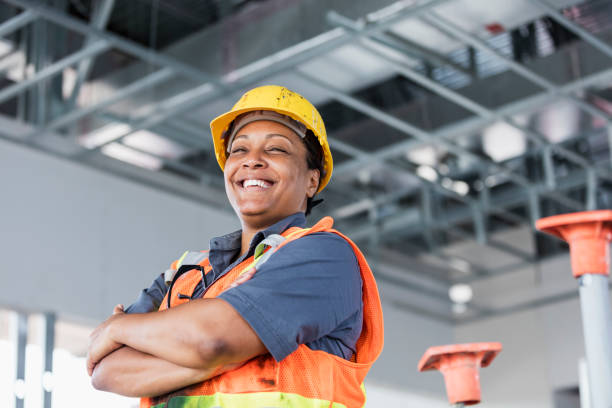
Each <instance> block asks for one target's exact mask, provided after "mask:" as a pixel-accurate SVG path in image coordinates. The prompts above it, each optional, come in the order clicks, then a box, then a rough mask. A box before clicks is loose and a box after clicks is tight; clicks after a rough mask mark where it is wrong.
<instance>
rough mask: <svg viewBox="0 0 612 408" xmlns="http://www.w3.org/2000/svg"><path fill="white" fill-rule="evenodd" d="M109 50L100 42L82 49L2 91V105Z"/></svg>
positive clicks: (0, 91) (0, 94) (0, 98)
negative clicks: (63, 71) (75, 65)
mask: <svg viewBox="0 0 612 408" xmlns="http://www.w3.org/2000/svg"><path fill="white" fill-rule="evenodd" d="M109 48H110V46H109V45H108V44H107V43H106V42H104V41H98V42H96V43H94V44H92V45H91V46H89V47H87V48H84V49H81V50H80V51H77V52H75V53H74V54H71V55H69V56H67V57H64V58H62V59H61V60H59V61H57V62H55V63H53V64H52V65H49V66H48V67H46V68H44V69H42V70H40V71H38V72H37V73H36V74H35V75H34V76H32V77H30V78H28V79H26V80H23V81H21V82H18V83H16V84H13V85H11V86H8V87H6V88H3V89H2V90H0V103H2V102H5V101H7V100H8V99H10V98H12V97H13V96H15V95H17V94H19V93H20V92H22V91H24V90H26V89H27V88H29V87H30V86H32V85H35V84H37V83H39V82H41V81H44V80H45V79H47V78H49V77H51V76H53V75H56V74H58V73H59V72H61V71H62V70H63V69H64V68H66V67H69V66H71V65H73V64H76V63H77V62H79V61H80V60H81V59H83V58H88V57H90V56H93V55H97V54H100V53H102V52H104V51H106V50H108V49H109Z"/></svg>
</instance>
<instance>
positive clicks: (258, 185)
mask: <svg viewBox="0 0 612 408" xmlns="http://www.w3.org/2000/svg"><path fill="white" fill-rule="evenodd" d="M239 184H241V186H242V188H244V189H247V190H267V189H268V188H270V187H272V185H273V184H274V183H272V182H270V181H267V180H260V179H246V180H242V182H240V183H239Z"/></svg>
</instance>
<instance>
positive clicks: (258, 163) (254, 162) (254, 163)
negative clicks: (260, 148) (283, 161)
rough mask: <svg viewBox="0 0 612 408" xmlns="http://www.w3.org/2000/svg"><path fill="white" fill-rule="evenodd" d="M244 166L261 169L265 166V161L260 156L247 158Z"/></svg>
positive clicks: (243, 163)
mask: <svg viewBox="0 0 612 408" xmlns="http://www.w3.org/2000/svg"><path fill="white" fill-rule="evenodd" d="M242 167H245V168H249V169H259V168H262V167H264V162H263V161H262V160H261V159H258V158H247V159H245V160H244V161H243V162H242Z"/></svg>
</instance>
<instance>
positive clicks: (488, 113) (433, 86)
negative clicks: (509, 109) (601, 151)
mask: <svg viewBox="0 0 612 408" xmlns="http://www.w3.org/2000/svg"><path fill="white" fill-rule="evenodd" d="M336 23H337V24H339V25H340V26H341V27H342V28H344V29H346V30H349V31H352V32H355V33H359V32H360V31H361V29H360V27H359V25H358V24H356V23H354V22H352V21H351V20H349V19H347V18H339V17H337V18H336ZM360 44H361V46H362V47H363V48H365V49H366V51H368V52H370V53H372V54H373V55H375V56H376V57H378V58H381V59H383V60H384V61H385V62H386V63H389V64H391V66H392V68H393V69H394V70H396V71H397V72H399V73H400V74H402V75H404V76H405V77H406V78H408V79H410V80H412V81H414V82H416V83H417V84H419V85H421V86H423V87H424V88H426V89H429V90H430V91H432V92H434V93H436V94H438V95H440V96H442V97H444V98H446V99H448V100H450V101H452V102H454V103H456V104H458V105H459V106H462V107H463V108H465V109H468V110H470V111H471V112H473V113H475V114H477V115H479V116H480V117H482V118H483V119H490V118H492V117H494V116H495V112H494V111H492V110H491V109H489V108H487V107H485V106H483V105H481V104H479V103H477V102H475V101H473V100H471V99H469V98H467V97H465V96H463V95H461V94H460V93H458V92H456V91H454V90H452V89H449V88H447V87H445V86H443V85H441V84H439V83H437V82H436V81H434V80H432V79H429V78H428V77H426V76H425V75H423V74H421V73H420V72H417V71H416V70H414V69H413V68H410V67H408V66H406V65H403V64H401V63H398V62H397V61H395V60H394V59H392V58H391V57H390V56H389V55H388V54H386V53H383V52H381V51H380V50H379V48H378V47H386V46H385V45H384V44H379V43H375V44H373V43H372V42H370V40H368V39H365V38H362V39H361V41H360ZM555 90H556V87H555ZM383 119H384V118H383ZM499 119H500V120H501V121H503V122H505V123H507V124H508V125H510V126H512V127H515V128H516V129H518V130H520V131H521V132H522V133H524V134H526V135H527V136H528V137H530V139H531V140H532V141H534V142H536V143H539V144H544V145H545V146H546V147H547V148H557V147H555V146H553V144H551V143H549V142H547V140H546V137H545V136H544V135H541V134H539V133H537V132H534V131H532V130H531V129H528V128H526V127H524V126H522V125H519V124H517V123H516V122H515V121H514V120H513V119H512V118H511V117H508V116H501V117H500V118H499ZM443 146H445V147H447V146H446V145H443ZM558 149H561V150H565V149H562V148H558ZM572 154H573V152H572ZM573 155H574V156H575V154H573ZM470 158H471V159H474V158H475V160H477V161H479V162H481V163H483V164H485V165H486V166H488V167H492V168H497V169H500V168H501V167H500V166H499V164H498V163H496V162H494V161H492V160H490V159H486V158H484V157H481V156H478V155H476V156H471V157H470ZM580 159H581V160H579V162H580V164H581V165H583V166H584V167H585V168H587V169H590V170H589V174H591V173H593V174H594V171H592V167H591V166H590V165H589V164H588V162H587V161H586V160H585V159H583V158H582V157H580ZM502 171H504V173H505V174H506V176H507V177H508V178H509V179H510V180H512V181H513V182H515V183H517V184H519V185H523V186H525V187H526V188H532V187H533V183H532V182H531V181H529V180H528V179H526V178H525V177H524V176H522V175H520V174H516V173H514V172H513V171H512V170H510V169H508V168H505V167H504V168H502ZM555 195H556V196H558V194H555ZM564 201H567V200H564ZM475 221H476V226H478V228H477V237H481V238H479V241H482V242H484V239H483V238H482V237H483V236H484V226H483V222H482V220H480V219H479V217H475Z"/></svg>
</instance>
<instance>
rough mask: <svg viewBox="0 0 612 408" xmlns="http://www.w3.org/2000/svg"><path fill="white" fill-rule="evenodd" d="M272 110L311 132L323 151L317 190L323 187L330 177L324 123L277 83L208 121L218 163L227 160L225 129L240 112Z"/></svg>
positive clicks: (305, 103)
mask: <svg viewBox="0 0 612 408" xmlns="http://www.w3.org/2000/svg"><path fill="white" fill-rule="evenodd" d="M261 110H264V111H266V110H267V111H273V112H277V113H280V114H282V115H287V116H289V117H290V118H292V119H294V120H297V121H298V122H300V123H303V124H304V125H305V126H306V127H307V128H308V129H310V130H311V131H312V133H314V135H315V136H316V137H317V139H318V140H319V143H320V144H321V148H322V150H323V174H321V180H320V182H319V189H318V190H317V193H319V192H320V191H321V190H323V189H324V188H325V186H326V185H327V183H328V182H329V179H330V178H331V175H332V171H333V168H334V163H333V160H332V155H331V151H330V150H329V144H328V143H327V133H326V132H325V124H324V123H323V119H322V118H321V115H320V114H319V111H317V109H316V108H315V107H314V105H313V104H311V103H310V102H308V100H306V98H304V97H303V96H302V95H299V94H297V93H295V92H293V91H290V90H289V89H287V88H284V87H282V86H278V85H266V86H260V87H258V88H254V89H251V90H250V91H248V92H246V93H245V94H244V95H242V97H241V98H240V100H239V101H238V102H236V104H235V105H234V106H233V107H232V109H231V110H230V111H229V112H226V113H224V114H222V115H219V116H217V117H216V118H214V119H213V120H212V121H211V122H210V131H211V132H212V138H213V142H214V145H215V156H216V157H217V162H219V166H221V170H223V169H224V167H225V161H226V160H227V153H226V143H227V140H225V139H226V137H227V133H228V132H227V131H228V129H229V127H230V125H231V123H232V122H233V121H234V119H236V117H238V116H239V115H240V114H243V113H245V112H251V111H261Z"/></svg>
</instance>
